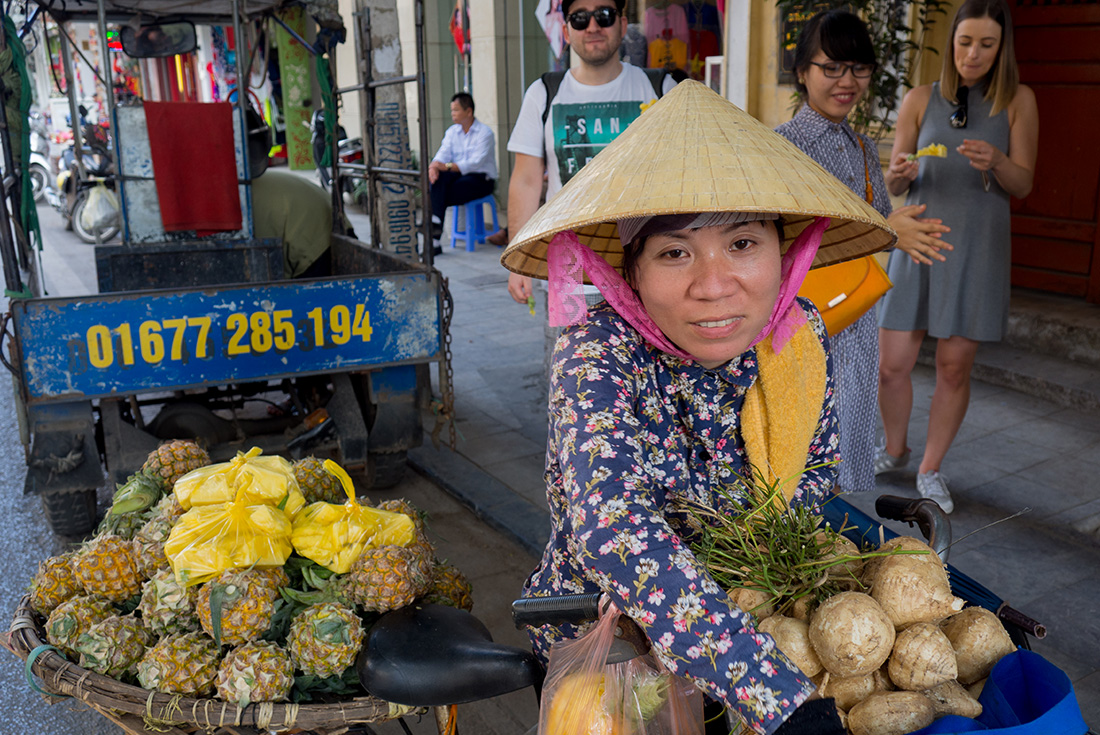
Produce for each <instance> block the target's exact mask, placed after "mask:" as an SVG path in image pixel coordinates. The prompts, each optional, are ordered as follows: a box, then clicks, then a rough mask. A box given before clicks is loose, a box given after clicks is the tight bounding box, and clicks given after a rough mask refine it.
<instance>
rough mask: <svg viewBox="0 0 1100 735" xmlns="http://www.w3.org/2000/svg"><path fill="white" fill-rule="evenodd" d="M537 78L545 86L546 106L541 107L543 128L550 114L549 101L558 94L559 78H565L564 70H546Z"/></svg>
mask: <svg viewBox="0 0 1100 735" xmlns="http://www.w3.org/2000/svg"><path fill="white" fill-rule="evenodd" d="M539 79H541V80H542V84H543V86H544V87H546V107H544V108H542V127H543V129H544V130H545V129H546V119H547V118H548V117H549V116H550V103H551V102H553V101H554V98H555V97H557V96H558V88H559V87H560V86H561V80H562V79H565V72H564V71H548V72H546V73H545V74H543V75H542V76H541V77H539Z"/></svg>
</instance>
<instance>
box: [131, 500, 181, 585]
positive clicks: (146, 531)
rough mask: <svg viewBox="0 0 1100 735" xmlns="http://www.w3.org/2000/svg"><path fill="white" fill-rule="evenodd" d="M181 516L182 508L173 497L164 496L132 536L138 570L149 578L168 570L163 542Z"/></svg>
mask: <svg viewBox="0 0 1100 735" xmlns="http://www.w3.org/2000/svg"><path fill="white" fill-rule="evenodd" d="M181 515H183V506H181V505H180V504H179V501H178V500H176V497H175V496H174V495H166V496H165V497H164V499H162V500H161V501H160V503H158V504H157V505H156V506H155V507H154V509H153V515H152V516H151V517H150V518H149V520H148V521H146V522H145V525H144V526H142V527H141V529H140V530H139V531H138V532H137V534H135V535H134V550H135V552H136V556H137V565H138V570H139V571H140V572H141V574H142V576H143V577H146V578H150V577H152V576H153V575H155V574H156V573H157V572H158V571H160V570H161V569H168V568H170V567H169V564H168V557H167V556H165V555H164V542H165V541H167V540H168V534H170V533H171V532H172V526H173V525H175V523H176V519H177V518H179V517H180V516H181Z"/></svg>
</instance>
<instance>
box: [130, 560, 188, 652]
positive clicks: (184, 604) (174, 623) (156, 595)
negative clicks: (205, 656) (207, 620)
mask: <svg viewBox="0 0 1100 735" xmlns="http://www.w3.org/2000/svg"><path fill="white" fill-rule="evenodd" d="M198 596H199V593H198V590H196V589H195V588H194V587H184V586H183V585H182V584H180V583H179V582H177V581H176V575H175V574H173V573H172V570H171V569H162V570H160V571H159V572H157V574H156V576H154V577H153V578H152V579H150V580H149V581H148V582H146V583H145V586H144V587H143V588H142V590H141V603H139V604H138V608H137V609H138V612H139V613H141V619H142V620H143V621H144V623H145V625H146V627H148V628H149V630H151V631H152V632H153V633H155V634H156V635H158V636H165V635H171V634H172V633H190V632H191V631H194V630H198V629H199V627H200V626H199V617H198V613H197V612H196V611H195V605H196V602H197V601H198Z"/></svg>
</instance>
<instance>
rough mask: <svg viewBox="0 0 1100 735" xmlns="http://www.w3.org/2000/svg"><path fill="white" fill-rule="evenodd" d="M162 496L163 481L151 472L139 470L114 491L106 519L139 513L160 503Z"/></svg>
mask: <svg viewBox="0 0 1100 735" xmlns="http://www.w3.org/2000/svg"><path fill="white" fill-rule="evenodd" d="M163 495H164V479H163V478H162V477H161V476H160V475H157V474H154V473H152V472H146V471H144V470H139V471H138V472H135V473H134V474H132V475H130V476H129V477H128V478H126V482H125V483H123V484H121V485H119V486H118V488H117V489H116V490H115V495H114V498H113V499H112V500H111V510H110V511H108V512H107V518H111V517H112V516H116V517H117V516H125V515H130V514H132V513H140V512H142V511H144V510H147V509H149V508H152V507H153V506H154V505H156V504H157V503H158V502H160V499H161V497H163ZM105 520H106V519H105Z"/></svg>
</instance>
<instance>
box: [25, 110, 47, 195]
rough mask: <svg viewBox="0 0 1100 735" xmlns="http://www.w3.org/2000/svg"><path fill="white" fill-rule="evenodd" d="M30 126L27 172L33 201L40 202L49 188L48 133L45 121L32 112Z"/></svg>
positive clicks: (38, 113)
mask: <svg viewBox="0 0 1100 735" xmlns="http://www.w3.org/2000/svg"><path fill="white" fill-rule="evenodd" d="M28 122H29V124H30V129H31V134H30V140H31V149H30V158H29V160H28V170H29V174H30V177H31V191H32V194H33V196H34V201H36V202H41V201H42V200H43V199H45V198H46V190H47V189H49V188H50V183H51V181H50V179H51V178H52V177H51V175H50V159H49V151H50V141H49V131H48V130H47V129H46V120H45V119H44V118H43V117H42V113H40V112H37V111H32V112H31V114H30V118H29V120H28Z"/></svg>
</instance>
